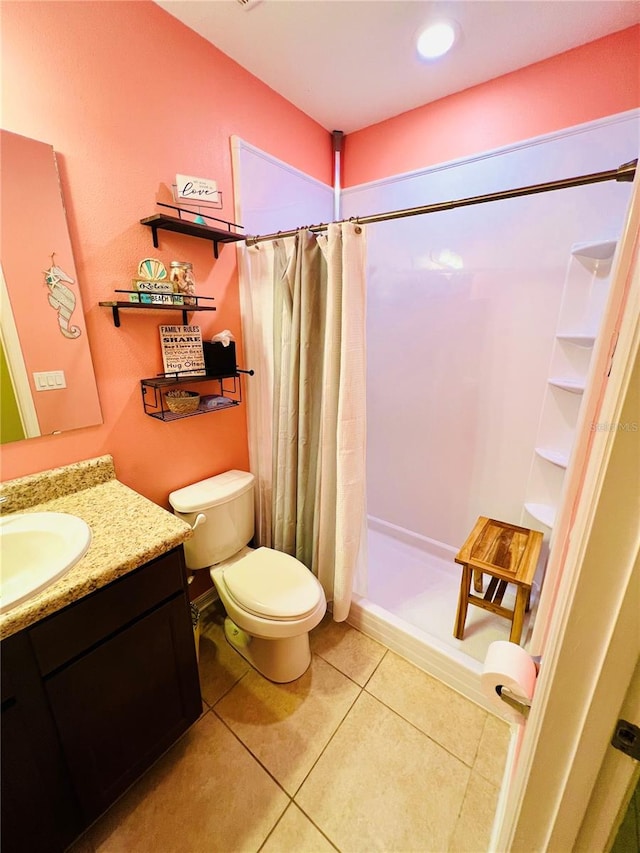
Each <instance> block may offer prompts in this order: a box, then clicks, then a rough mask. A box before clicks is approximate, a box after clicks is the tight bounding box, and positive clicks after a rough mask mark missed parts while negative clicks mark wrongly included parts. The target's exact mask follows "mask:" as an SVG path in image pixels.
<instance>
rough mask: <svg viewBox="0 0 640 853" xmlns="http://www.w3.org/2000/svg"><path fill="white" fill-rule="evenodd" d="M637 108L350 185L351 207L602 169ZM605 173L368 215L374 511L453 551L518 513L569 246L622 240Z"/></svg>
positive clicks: (614, 190) (625, 149)
mask: <svg viewBox="0 0 640 853" xmlns="http://www.w3.org/2000/svg"><path fill="white" fill-rule="evenodd" d="M638 119H639V115H638V111H633V112H632V113H625V114H623V115H622V116H617V117H612V118H611V119H609V120H603V121H600V122H595V123H592V124H590V125H588V126H581V127H579V128H573V129H569V130H568V131H565V132H563V133H562V134H557V135H552V136H548V137H542V138H537V139H534V140H530V141H529V142H527V143H525V144H520V145H518V146H514V147H511V148H508V149H503V150H500V151H494V152H489V153H487V154H484V155H480V156H477V157H474V158H472V159H470V160H465V161H460V162H455V163H452V164H446V165H444V166H441V167H438V168H434V169H429V170H427V171H425V172H419V173H411V174H408V175H399V176H396V177H394V178H391V179H389V180H386V181H381V182H376V183H374V184H368V185H364V186H362V187H359V188H358V187H355V188H352V189H349V190H347V191H345V193H344V196H343V210H344V215H345V216H346V217H350V216H355V215H358V214H359V215H366V214H369V213H377V212H382V211H387V210H393V209H399V208H406V207H411V206H415V205H421V204H427V203H431V202H435V201H443V200H447V199H455V198H463V197H468V196H472V195H477V194H480V193H485V192H492V191H496V190H502V189H509V188H512V187H518V186H524V185H527V184H534V183H540V182H543V181H546V180H552V179H558V178H566V177H570V176H573V175H580V174H585V173H589V172H595V171H600V170H605V169H611V168H616V167H617V166H619V165H620V164H622V163H624V162H626V161H628V160H631V159H633V158H634V157H637V156H638V148H639V144H638V140H639V121H638ZM629 197H630V185H629V184H619V183H606V184H597V185H591V186H585V187H580V188H574V189H570V190H560V191H555V192H549V193H544V194H539V195H532V196H527V197H525V198H520V199H512V200H508V201H503V202H494V203H490V204H483V205H478V206H471V207H467V208H459V209H456V210H452V211H446V212H442V213H436V214H429V215H424V216H416V217H410V218H406V219H400V220H393V221H387V222H384V223H379V224H375V225H370V226H369V230H368V308H367V312H368V320H367V335H368V386H367V396H368V403H367V409H368V446H367V459H368V465H367V477H368V511H369V514H370V515H372V516H374V517H377V518H380V519H382V520H384V521H387V522H390V523H392V524H394V525H398V526H400V527H403V528H406V529H409V530H411V531H415V532H416V533H419V534H421V535H423V536H427V537H429V538H431V539H435V540H437V541H439V542H442V543H445V544H448V545H453V546H454V547H458V546H459V545H460V544H461V543H462V542H463V541H464V539H465V538H466V536H467V534H468V532H469V530H470V529H471V527H472V525H473V522H474V521H475V519H476V517H477V516H478V515H488V516H492V517H496V518H500V519H502V520H504V521H509V522H512V523H516V524H517V523H519V520H520V517H521V512H522V507H523V503H524V499H525V487H526V483H527V477H528V473H529V467H530V464H531V457H532V451H533V447H534V444H535V438H536V433H537V428H538V421H539V418H540V411H541V406H542V401H543V396H544V392H545V388H546V382H547V377H548V368H549V360H550V355H551V349H552V344H553V341H554V336H555V332H556V325H557V319H558V312H559V309H560V304H561V299H562V290H563V284H564V280H565V274H566V270H567V264H568V260H569V257H570V252H571V247H572V245H573V244H574V243H578V242H586V241H598V240H607V239H615V238H616V237H617V236H618V234H619V232H620V229H621V227H622V223H623V220H624V214H625V211H626V207H627V203H628V200H629Z"/></svg>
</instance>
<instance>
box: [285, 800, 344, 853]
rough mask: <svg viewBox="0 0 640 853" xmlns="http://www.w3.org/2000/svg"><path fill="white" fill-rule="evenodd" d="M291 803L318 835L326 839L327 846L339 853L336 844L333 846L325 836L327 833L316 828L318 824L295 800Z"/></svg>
mask: <svg viewBox="0 0 640 853" xmlns="http://www.w3.org/2000/svg"><path fill="white" fill-rule="evenodd" d="M292 803H293V805H294V806H295V807H296V808H298V809H300V811H301V812H302V814H303V815H304V816H305V817H306V819H307V820H308V821H309V823H311V824H313V826H315V828H316V829H317V830H318V832H319V833H320V835H322V836H323V837H324V838H326V839H327V841H328V842H329V844H330V845H331V846H332V847H333V848H334V850H337V851H338V853H341V851H340V848H339V847H338V845H337V844H334V842H333V841H332V840H331V838H329V836H328V835H327V833H326V832H325V831H324V830H323V829H320V827H319V826H318V824H317V823H316V822H315V820H314V819H313V818H312V817H311V815H309V814H307V812H306V811H305V810H304V809H303V808H302V806H301V805H300V803H298V802H296V801H295V799H294V800H292Z"/></svg>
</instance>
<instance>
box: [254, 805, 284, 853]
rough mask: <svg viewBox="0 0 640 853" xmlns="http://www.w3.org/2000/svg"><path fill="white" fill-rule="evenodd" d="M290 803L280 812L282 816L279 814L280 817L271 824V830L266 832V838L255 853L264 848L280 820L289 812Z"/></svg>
mask: <svg viewBox="0 0 640 853" xmlns="http://www.w3.org/2000/svg"><path fill="white" fill-rule="evenodd" d="M292 802H293V800H289V802H288V803H287V804H286V806H285V807H284V809H283V810H282V814H281V815H280V817H279V818H278V819H277V820H276V822H275V823H274V824H273V826H272V827H271V829H270V830H269V832H267V834H266V836H265V839H264V841H263V842H262V844H261V845H260V847H258V850H257V851H256V853H260V851H261V850H262V849H263V848H264V845H265V844H266V843H267V841H268V840H269V839H270V838H271V836H272V835H273V833H274V832H275V831H276V827H277V826H278V824H279V823H280V822H281V820H282V818H283V817H284V816H285V815H286V813H287V812H288V811H289V809H290V808H291V803H292Z"/></svg>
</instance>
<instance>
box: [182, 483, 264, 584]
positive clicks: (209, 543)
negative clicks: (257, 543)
mask: <svg viewBox="0 0 640 853" xmlns="http://www.w3.org/2000/svg"><path fill="white" fill-rule="evenodd" d="M254 479H255V478H254V476H253V474H250V473H249V472H248V471H225V472H224V474H218V475H217V476H215V477H209V478H208V479H206V480H200V482H198V483H193V484H192V485H191V486H185V487H184V488H182V489H178V490H177V491H175V492H171V494H170V495H169V503H170V504H171V506H172V507H173V511H174V513H175V514H176V515H177V516H179V517H180V518H182V519H184V520H185V521H186V522H187V524H190V525H191V526H192V527H193V526H194V524H195V523H196V519H197V517H198V515H200V514H201V515H203V516H204V521H201V522H200V523H199V524H198V525H197V526H196V527H195V529H194V531H193V535H192V537H191V538H190V539H187V540H186V541H185V543H184V556H185V561H186V564H187V567H188V568H189V569H204V568H208V567H209V566H214V565H216V563H221V562H222V561H223V560H227V559H228V558H229V557H232V556H233V555H234V554H236V553H237V552H238V551H240V550H241V548H244V547H245V545H247V544H248V543H249V542H250V541H251V539H252V538H253V531H254V501H253V483H254Z"/></svg>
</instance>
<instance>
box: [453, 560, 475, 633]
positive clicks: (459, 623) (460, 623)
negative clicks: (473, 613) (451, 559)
mask: <svg viewBox="0 0 640 853" xmlns="http://www.w3.org/2000/svg"><path fill="white" fill-rule="evenodd" d="M470 587H471V569H470V567H469V566H463V567H462V579H461V581H460V594H459V596H458V613H457V614H456V625H455V628H454V630H453V636H454V637H455V638H456V639H457V640H462V639H463V637H464V623H465V622H466V620H467V608H468V606H469V589H470Z"/></svg>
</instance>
